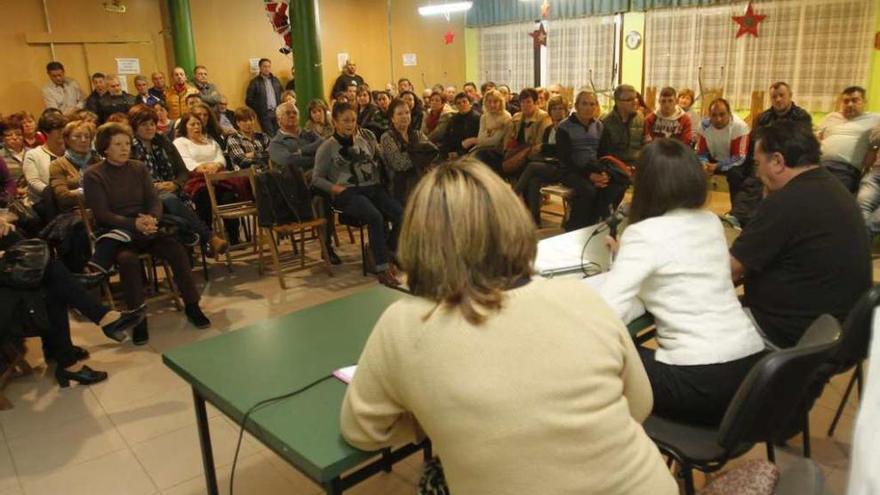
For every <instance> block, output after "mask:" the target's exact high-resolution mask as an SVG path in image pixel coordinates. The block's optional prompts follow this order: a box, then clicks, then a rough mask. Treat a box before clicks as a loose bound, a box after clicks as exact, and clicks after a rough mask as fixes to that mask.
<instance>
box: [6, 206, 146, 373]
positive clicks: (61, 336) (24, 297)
mask: <svg viewBox="0 0 880 495" xmlns="http://www.w3.org/2000/svg"><path fill="white" fill-rule="evenodd" d="M22 239H23V238H22V237H21V235H19V234H18V232H16V231H15V225H14V224H13V223H12V222H10V219H9V218H7V216H6V215H0V258H2V256H3V253H4V251H5V250H7V249H10V248H11V247H12V246H13V245H14V244H15V243H17V242H19V241H21V240H22ZM34 303H36V305H35V304H34ZM26 308H27V309H26ZM68 308H76V309H77V310H78V311H79V312H80V313H81V314H82V315H83V316H85V317H86V318H88V319H89V320H90V321H91V322H92V323H94V324H95V325H98V326H100V327H101V331H103V332H104V335H106V336H107V337H109V338H110V339H113V340H115V341H116V342H124V341H125V340H126V339H127V338H128V334H127V333H126V332H128V331H130V330H131V329H132V327H134V326H135V325H137V324H138V323H139V322H140V321H141V320H142V319H143V317H144V315H143V312H142V311H126V312H122V313H120V312H119V311H113V310H111V309H110V308H108V307H106V306H103V305H102V304H100V303H99V302H98V301H96V300H95V299H94V298H93V297H92V296H91V295H90V294H89V293H88V292H87V291H86V289H85V288H83V286H82V285H80V283H79V282H78V280H77V279H76V278H75V277H74V276H73V275H71V274H70V272H68V271H67V269H66V268H65V267H64V265H63V264H61V262H59V261H54V260H50V261H49V264H48V265H47V266H46V270H45V272H44V274H43V282H42V284H41V286H40V289H37V290H33V291H31V290H22V289H21V288H13V287H5V286H3V285H2V283H0V321H2V322H3V323H4V324H3V326H2V330H0V339H2V340H6V339H8V338H10V337H12V338H15V337H16V336H31V335H32V333H30V332H34V331H37V332H38V335H39V337H40V340H42V344H43V357H44V358H45V360H46V361H55V363H56V367H55V379H56V380H57V381H58V384H59V385H60V386H61V387H62V388H64V387H68V386H69V385H70V381H71V380H73V381H75V382H78V383H81V384H83V385H91V384H93V383H98V382H101V381H104V380H106V379H107V373H105V372H103V371H96V370H93V369H91V368H89V367H88V366H83V367H82V368H80V369H79V370H74V367H75V366H76V363H77V362H79V361H85V360H86V359H88V358H89V352H88V351H87V350H85V349H83V348H82V347H78V346H75V345H73V342H72V341H71V338H70V320H69V319H68V318H69V316H68ZM28 309H29V310H32V311H34V312H35V313H37V314H41V315H45V318H46V323H47V325H46V326H45V327H43V328H28V327H27V326H26V325H25V318H26V312H27V311H28ZM33 318H34V315H33V314H31V315H30V316H28V317H27V319H28V321H33ZM38 318H39V317H38Z"/></svg>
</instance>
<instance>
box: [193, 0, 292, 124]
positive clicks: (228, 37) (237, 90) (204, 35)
mask: <svg viewBox="0 0 880 495" xmlns="http://www.w3.org/2000/svg"><path fill="white" fill-rule="evenodd" d="M263 3H264V2H263V0H190V14H191V15H192V25H193V39H194V41H195V45H196V62H197V63H199V64H201V65H204V66H205V67H207V68H208V80H210V81H211V82H213V83H214V84H216V85H217V87H218V88H219V90H220V92H221V93H223V94H225V95H226V97H227V98H228V99H229V105H230V107H231V108H236V107H238V106H241V105H244V93H245V90H246V89H247V84H248V81H250V80H251V78H253V77H254V76H253V75H252V74H251V73H250V68H249V65H248V64H249V60H250V59H251V58H268V59H269V60H271V61H272V72H273V73H274V74H275V76H276V77H277V78H279V79H280V80H281V84H282V86H283V85H284V84H286V83H287V81H288V80H289V79H290V68H291V67H292V66H293V58H292V57H291V56H290V55H282V54H281V52H279V51H278V49H279V48H281V47H282V46H283V45H284V41H283V40H282V39H281V37H280V36H278V35H277V34H275V33H274V32H272V26H271V25H270V24H269V19H268V17H266V14H265V11H264V10H263ZM188 69H192V68H191V67H189V68H188Z"/></svg>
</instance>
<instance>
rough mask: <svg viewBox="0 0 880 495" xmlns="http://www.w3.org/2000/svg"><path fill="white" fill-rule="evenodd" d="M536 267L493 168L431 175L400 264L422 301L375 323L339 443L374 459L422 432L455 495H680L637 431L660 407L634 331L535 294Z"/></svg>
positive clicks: (409, 221)
mask: <svg viewBox="0 0 880 495" xmlns="http://www.w3.org/2000/svg"><path fill="white" fill-rule="evenodd" d="M535 252H536V238H535V229H534V225H533V224H532V220H531V219H530V218H529V214H528V212H526V210H525V208H523V206H522V203H521V202H520V201H519V199H517V197H516V196H515V195H514V193H513V191H511V189H510V187H509V186H508V185H506V184H505V183H504V182H503V181H502V180H501V179H500V178H499V177H498V176H497V175H496V174H495V173H494V172H492V170H490V169H489V168H488V167H487V166H485V165H483V164H482V163H480V162H478V161H476V160H473V159H464V160H461V161H458V162H453V163H447V164H443V165H440V166H439V167H437V168H435V169H433V170H432V171H431V172H429V173H428V174H427V175H426V176H425V177H424V178H423V179H422V181H421V182H419V184H418V185H417V186H416V188H415V190H414V191H413V193H412V196H411V197H410V201H409V203H408V205H407V208H406V212H405V214H404V221H403V230H402V234H401V238H400V244H399V251H398V255H399V258H400V263H401V266H402V268H404V269H405V270H406V272H407V275H408V281H409V285H410V287H411V289H412V291H413V293H414V294H415V296H416V297H406V298H403V299H401V300H399V301H397V302H395V303H394V304H392V305H391V306H390V307H389V308H388V309H387V310H386V311H385V313H384V314H383V315H382V316H381V317H380V319H379V321H378V322H377V323H376V326H375V328H374V329H373V332H372V334H371V335H370V338H369V339H368V341H367V344H366V347H365V348H364V351H363V354H362V355H361V358H360V361H359V362H358V368H357V373H356V374H355V376H354V379H353V380H352V382H351V385H350V386H349V387H348V390H347V393H346V396H345V400H344V402H343V406H342V413H341V428H342V434H343V436H344V438H345V439H346V440H347V441H348V442H349V443H351V444H352V445H354V446H355V447H358V448H361V449H365V450H377V449H380V448H383V447H388V446H391V445H397V444H399V443H400V442H403V441H407V440H413V436H414V434H415V432H416V431H417V430H418V429H419V427H420V428H421V430H423V431H424V432H425V433H426V434H427V435H428V436H429V437H430V438H431V440H432V441H433V444H434V447H435V448H436V451H437V452H438V453H439V455H440V457H441V458H442V460H443V467H444V471H445V475H446V480H447V482H448V485H449V488H450V492H451V493H456V494H483V493H492V494H493V495H507V494H511V495H512V494H521V493H580V494H611V495H616V494H621V495H622V494H635V495H641V494H645V495H647V494H661V495H672V494H677V493H678V490H677V487H676V484H675V481H674V480H673V478H672V476H671V475H670V473H669V471H668V470H667V469H666V466H665V465H664V463H663V460H662V458H661V457H660V454H659V452H658V450H657V448H656V447H655V446H654V444H653V443H652V442H651V440H650V439H649V438H648V436H647V435H646V434H645V432H644V430H643V429H642V427H641V425H640V424H639V423H640V422H641V421H643V420H644V419H645V418H646V417H647V416H648V414H649V412H650V409H651V391H650V384H649V382H648V379H647V377H646V375H645V371H644V369H643V368H642V365H641V363H640V361H639V357H638V354H637V353H636V350H635V346H634V344H633V342H632V339H631V338H630V336H629V334H628V333H627V331H626V328H625V327H624V326H623V324H622V323H621V322H620V320H619V319H618V318H617V317H616V316H615V315H614V313H613V312H612V311H611V309H610V308H609V307H608V306H607V305H606V304H605V303H604V302H603V301H602V300H601V298H599V296H598V295H597V294H595V293H594V292H593V291H592V290H590V289H589V288H588V287H587V286H586V285H585V284H583V283H582V282H580V281H578V280H533V279H531V273H532V264H533V261H534V258H535ZM573 298H577V300H578V304H571V303H570V301H571V300H573Z"/></svg>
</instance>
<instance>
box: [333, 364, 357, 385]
mask: <svg viewBox="0 0 880 495" xmlns="http://www.w3.org/2000/svg"><path fill="white" fill-rule="evenodd" d="M356 370H357V365H356V364H355V365H352V366H346V367H345V368H339V369H338V370H335V371H333V376H335V377H336V378H338V379H339V381H341V382H343V383H351V379H352V378H354V372H355V371H356Z"/></svg>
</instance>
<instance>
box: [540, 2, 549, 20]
mask: <svg viewBox="0 0 880 495" xmlns="http://www.w3.org/2000/svg"><path fill="white" fill-rule="evenodd" d="M548 17H550V2H549V1H548V0H544V3H542V4H541V18H542V19H546V18H548Z"/></svg>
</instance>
